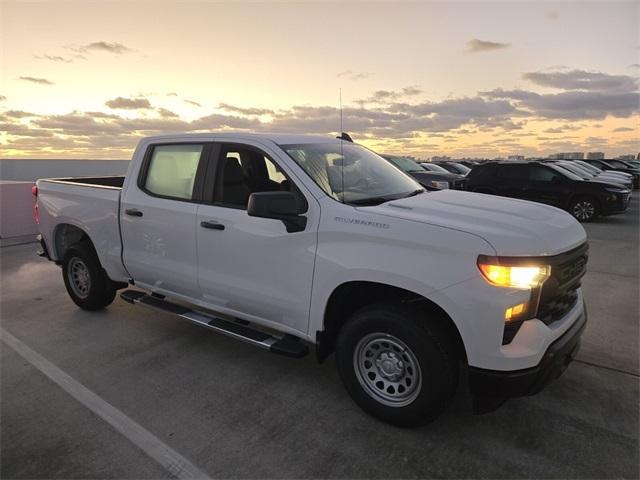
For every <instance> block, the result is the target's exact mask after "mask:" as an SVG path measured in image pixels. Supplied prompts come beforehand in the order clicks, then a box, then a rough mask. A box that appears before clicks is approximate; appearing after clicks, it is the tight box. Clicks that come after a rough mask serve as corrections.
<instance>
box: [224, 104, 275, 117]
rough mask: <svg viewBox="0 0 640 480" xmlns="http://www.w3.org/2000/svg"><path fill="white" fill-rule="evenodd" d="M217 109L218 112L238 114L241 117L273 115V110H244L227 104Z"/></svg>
mask: <svg viewBox="0 0 640 480" xmlns="http://www.w3.org/2000/svg"><path fill="white" fill-rule="evenodd" d="M218 108H219V109H220V110H225V111H227V112H231V113H239V114H241V115H272V114H273V113H274V111H273V110H270V109H268V108H244V107H236V106H234V105H229V104H228V103H220V104H219V105H218Z"/></svg>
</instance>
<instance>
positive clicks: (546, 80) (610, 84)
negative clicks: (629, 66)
mask: <svg viewBox="0 0 640 480" xmlns="http://www.w3.org/2000/svg"><path fill="white" fill-rule="evenodd" d="M522 77H523V78H524V79H525V80H529V81H530V82H532V83H534V84H536V85H539V86H541V87H550V88H557V89H561V90H586V91H595V92H598V91H623V92H629V91H635V90H636V89H637V87H638V85H637V81H636V79H635V78H633V77H630V76H628V75H609V74H606V73H601V72H588V71H585V70H569V71H556V72H528V73H525V74H523V75H522Z"/></svg>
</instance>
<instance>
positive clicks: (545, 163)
mask: <svg viewBox="0 0 640 480" xmlns="http://www.w3.org/2000/svg"><path fill="white" fill-rule="evenodd" d="M387 159H388V160H389V161H390V162H391V163H393V164H394V165H395V166H396V167H398V168H400V169H401V170H403V171H404V172H405V173H407V174H409V175H410V176H412V177H413V178H414V179H416V180H417V181H418V182H419V183H420V184H421V185H422V186H423V187H424V188H426V189H427V190H430V191H433V190H443V189H457V190H469V191H472V192H478V193H486V194H492V195H501V196H504V197H512V198H520V199H524V200H531V201H535V202H540V203H546V204H548V205H553V206H555V207H559V208H562V209H564V210H566V211H568V212H569V213H571V214H572V215H573V216H574V217H576V218H577V219H578V220H580V221H581V222H588V221H591V220H593V219H594V218H597V217H598V216H601V215H603V216H604V215H612V214H616V213H621V212H624V211H625V210H627V207H628V205H629V201H630V199H631V194H632V190H633V189H637V188H639V186H640V162H638V161H635V160H632V161H622V160H536V161H491V162H470V161H463V162H453V161H451V162H449V161H447V162H444V161H438V162H421V163H418V162H415V161H413V160H411V159H408V158H404V157H387Z"/></svg>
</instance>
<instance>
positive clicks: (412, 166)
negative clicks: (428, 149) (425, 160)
mask: <svg viewBox="0 0 640 480" xmlns="http://www.w3.org/2000/svg"><path fill="white" fill-rule="evenodd" d="M388 158H389V161H390V162H392V163H393V164H394V165H395V166H396V167H398V168H399V169H400V170H402V171H403V172H406V173H409V172H424V168H422V167H421V166H420V165H418V164H417V163H416V162H414V161H413V160H411V159H409V158H404V157H388Z"/></svg>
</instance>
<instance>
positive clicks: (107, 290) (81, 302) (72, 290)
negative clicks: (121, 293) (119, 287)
mask: <svg viewBox="0 0 640 480" xmlns="http://www.w3.org/2000/svg"><path fill="white" fill-rule="evenodd" d="M62 277H63V278H64V285H65V287H67V293H68V294H69V296H70V297H71V300H73V302H74V303H75V304H76V305H78V306H79V307H80V308H82V309H83V310H90V311H94V310H101V309H103V308H105V307H106V306H108V305H110V304H111V303H112V302H113V299H114V298H115V296H116V285H115V284H114V283H113V282H112V281H111V280H110V279H109V278H108V277H107V274H106V273H105V271H104V270H103V269H102V266H101V265H100V261H99V260H98V256H97V255H96V253H95V250H94V249H93V247H92V246H91V244H90V243H88V242H85V241H82V242H79V243H76V244H75V245H73V246H71V247H69V249H68V250H67V252H66V253H65V255H64V258H63V260H62Z"/></svg>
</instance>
